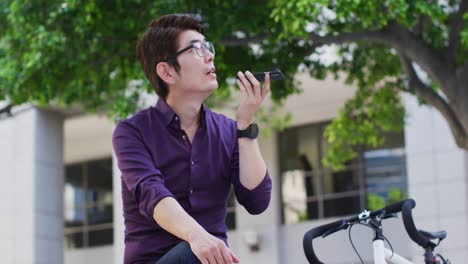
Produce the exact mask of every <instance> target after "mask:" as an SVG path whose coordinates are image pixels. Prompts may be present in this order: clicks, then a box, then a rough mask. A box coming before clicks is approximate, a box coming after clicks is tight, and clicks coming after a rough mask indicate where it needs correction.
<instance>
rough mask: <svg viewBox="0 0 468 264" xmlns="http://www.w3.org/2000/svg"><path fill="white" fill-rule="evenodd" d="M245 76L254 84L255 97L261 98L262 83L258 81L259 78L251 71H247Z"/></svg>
mask: <svg viewBox="0 0 468 264" xmlns="http://www.w3.org/2000/svg"><path fill="white" fill-rule="evenodd" d="M245 76H246V77H247V78H248V81H249V82H250V83H251V84H252V90H253V92H254V95H255V97H257V98H259V99H260V94H261V92H260V83H259V82H258V80H257V78H255V76H254V75H253V74H252V73H251V72H249V71H246V72H245Z"/></svg>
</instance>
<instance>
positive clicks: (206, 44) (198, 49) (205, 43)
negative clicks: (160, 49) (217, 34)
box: [162, 41, 215, 61]
mask: <svg viewBox="0 0 468 264" xmlns="http://www.w3.org/2000/svg"><path fill="white" fill-rule="evenodd" d="M197 44H200V47H197ZM191 48H193V49H194V50H195V52H196V53H197V55H198V56H199V57H205V56H206V52H210V53H211V54H213V57H214V56H215V49H214V45H213V43H212V42H211V41H196V42H193V43H192V44H190V45H188V46H187V47H185V48H183V49H181V50H179V51H177V52H176V53H175V54H174V55H172V56H170V57H167V58H166V59H164V60H162V61H168V60H173V59H175V58H177V57H178V56H179V55H180V54H182V53H184V52H186V51H187V50H189V49H191ZM203 48H204V49H205V51H202V50H203ZM210 49H211V51H210ZM200 52H202V54H200Z"/></svg>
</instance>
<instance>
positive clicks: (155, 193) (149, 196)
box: [139, 185, 175, 222]
mask: <svg viewBox="0 0 468 264" xmlns="http://www.w3.org/2000/svg"><path fill="white" fill-rule="evenodd" d="M141 193H142V194H143V195H142V196H141V199H140V203H139V211H140V214H142V215H143V216H144V217H146V219H148V221H151V222H154V221H155V219H154V217H153V214H154V208H155V207H156V205H157V204H158V203H159V202H160V201H161V200H162V199H164V198H166V197H172V198H174V199H175V196H174V195H173V194H172V193H171V192H170V191H169V190H168V189H166V187H164V186H154V185H150V186H146V190H142V192H141Z"/></svg>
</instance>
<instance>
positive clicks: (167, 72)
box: [156, 62, 175, 85]
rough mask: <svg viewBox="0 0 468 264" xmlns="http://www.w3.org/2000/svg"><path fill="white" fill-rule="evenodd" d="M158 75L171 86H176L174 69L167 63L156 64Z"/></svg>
mask: <svg viewBox="0 0 468 264" xmlns="http://www.w3.org/2000/svg"><path fill="white" fill-rule="evenodd" d="M156 74H157V75H158V76H159V78H161V79H162V80H163V81H164V82H165V83H167V84H169V85H171V84H174V82H175V80H174V68H173V67H172V66H171V65H169V64H168V63H167V62H160V63H158V64H156Z"/></svg>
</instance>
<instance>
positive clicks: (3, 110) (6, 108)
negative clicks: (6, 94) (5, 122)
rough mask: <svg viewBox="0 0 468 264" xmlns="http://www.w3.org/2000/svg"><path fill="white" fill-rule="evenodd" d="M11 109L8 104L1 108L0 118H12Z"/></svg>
mask: <svg viewBox="0 0 468 264" xmlns="http://www.w3.org/2000/svg"><path fill="white" fill-rule="evenodd" d="M12 107H13V105H12V104H8V105H7V106H5V107H3V108H2V109H0V116H1V115H2V114H6V115H7V116H8V117H11V116H13V115H12V114H11V108H12Z"/></svg>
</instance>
